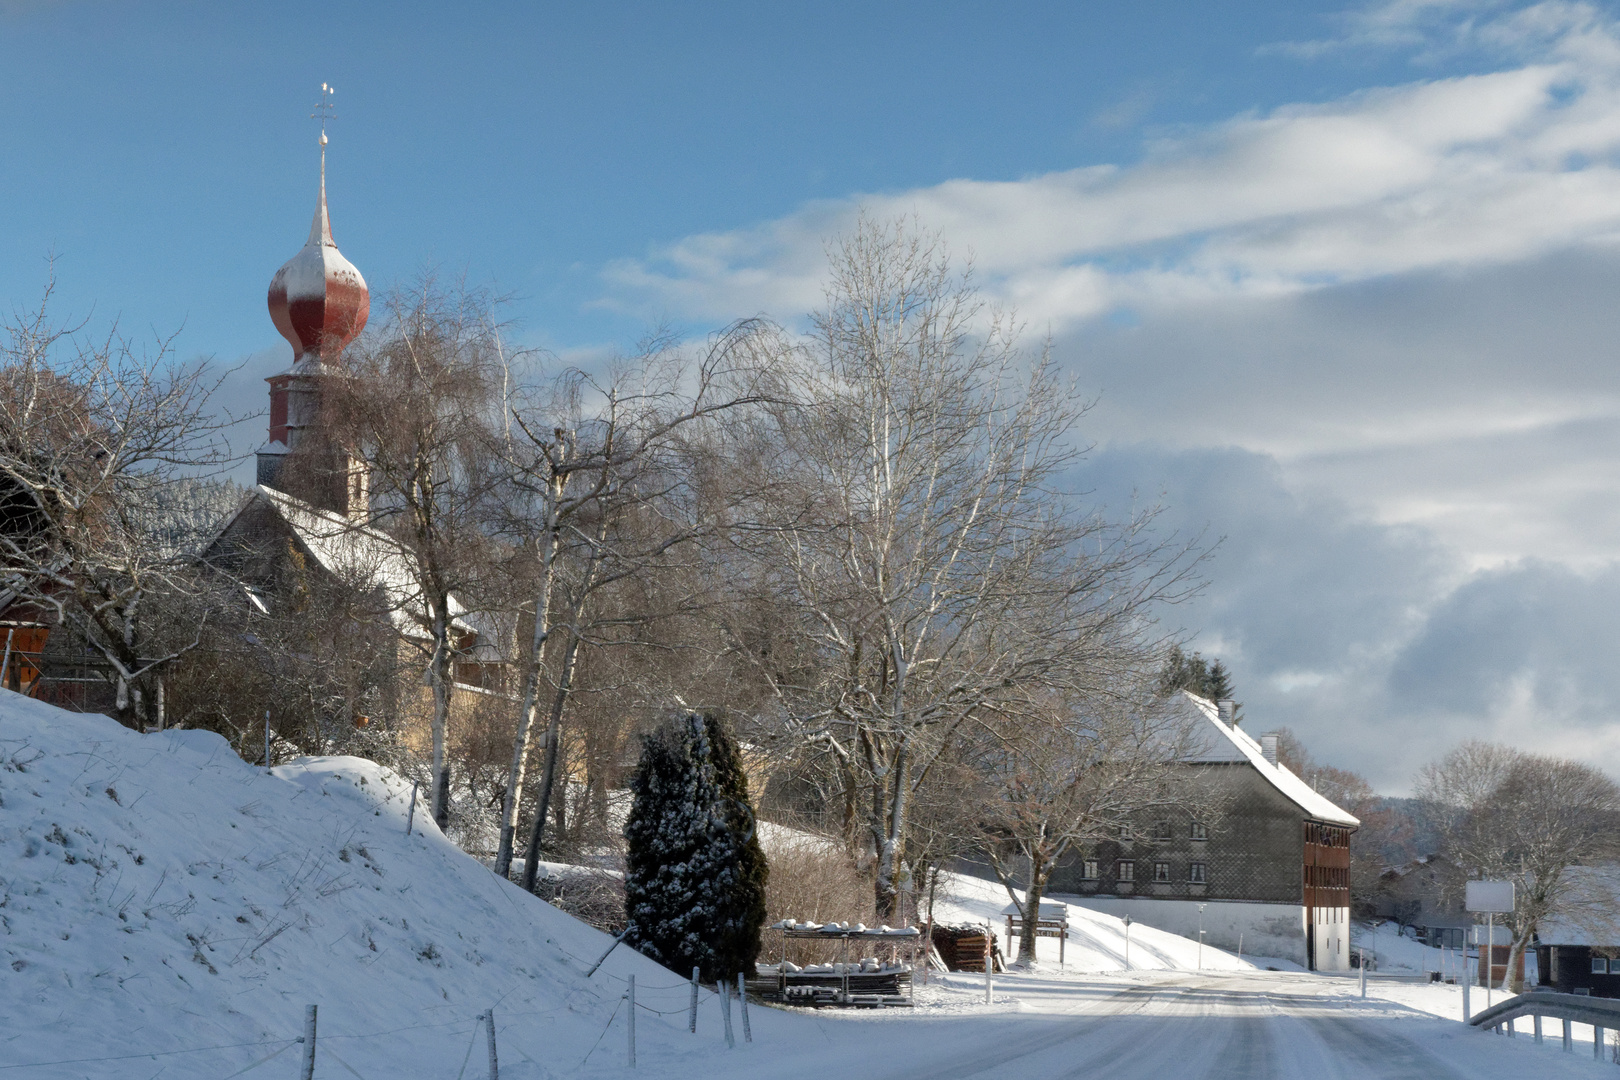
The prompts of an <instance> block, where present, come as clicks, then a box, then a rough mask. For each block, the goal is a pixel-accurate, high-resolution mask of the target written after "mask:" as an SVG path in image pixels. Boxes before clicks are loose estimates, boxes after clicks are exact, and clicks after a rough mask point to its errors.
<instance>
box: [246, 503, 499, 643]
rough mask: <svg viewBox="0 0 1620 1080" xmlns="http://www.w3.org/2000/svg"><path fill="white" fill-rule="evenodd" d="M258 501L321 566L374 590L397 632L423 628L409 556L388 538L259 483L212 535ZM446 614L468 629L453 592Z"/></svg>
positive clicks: (419, 631) (410, 632)
mask: <svg viewBox="0 0 1620 1080" xmlns="http://www.w3.org/2000/svg"><path fill="white" fill-rule="evenodd" d="M258 500H262V501H263V502H265V503H267V504H268V505H269V506H270V507H271V509H273V510H274V511H275V513H276V515H277V516H278V517H280V518H281V519H282V520H283V521H285V522H286V523H287V525H288V527H289V528H291V529H292V531H293V532H294V533H295V534H296V535H297V537H298V540H299V542H300V543H301V544H303V546H304V547H305V548H306V549H307V550H308V551H309V553H310V555H311V556H312V557H313V558H314V559H315V561H316V562H317V563H319V564H320V566H321V569H323V570H325V571H326V572H327V573H329V574H332V575H333V576H334V577H336V578H338V579H340V580H344V581H351V582H356V583H359V582H364V583H367V584H370V585H374V586H376V587H378V588H380V589H381V590H382V591H383V593H384V595H385V596H386V597H387V602H388V609H389V616H390V618H391V619H392V620H393V622H394V625H395V628H396V629H397V630H399V631H400V632H401V633H404V634H408V635H412V636H420V635H421V634H423V633H424V632H425V628H426V624H427V617H426V611H425V605H424V604H423V602H422V594H421V589H420V587H419V584H418V581H417V576H416V573H415V570H414V569H413V567H412V565H411V560H410V557H409V556H408V555H407V553H406V552H405V551H403V550H401V548H400V547H399V545H398V543H396V542H395V541H394V540H393V538H391V537H390V536H388V535H387V534H386V533H384V532H382V531H381V530H378V529H374V528H371V527H369V526H366V525H362V524H357V523H356V522H354V521H353V520H351V519H349V518H346V517H344V516H343V515H342V514H336V513H333V512H332V511H330V510H323V509H321V508H319V507H316V506H311V505H310V504H309V503H306V502H304V501H303V500H302V499H296V498H294V497H293V496H291V495H288V494H287V493H286V492H284V491H277V490H276V489H275V488H273V487H270V486H268V485H265V484H260V485H259V486H258V487H256V488H254V490H253V494H252V495H250V496H249V497H248V498H247V499H245V500H244V501H243V503H242V505H241V506H240V507H239V508H238V509H237V511H236V513H235V514H232V515H231V516H230V518H228V519H227V520H226V521H225V523H224V524H223V525H222V526H221V527H220V529H219V534H218V535H219V536H221V537H223V536H225V534H226V533H228V532H229V531H230V528H231V526H232V525H233V524H234V523H235V521H236V519H237V518H239V517H240V516H241V515H242V513H243V512H244V511H245V510H247V508H248V507H249V506H252V505H253V503H254V502H255V501H258ZM450 615H451V618H452V620H453V621H454V624H455V625H456V626H457V627H459V628H461V629H463V630H471V629H474V628H473V627H472V626H471V625H470V624H469V623H468V621H467V617H466V616H467V610H466V608H465V607H464V606H463V605H462V604H461V603H460V601H458V600H457V599H456V598H455V597H454V596H452V597H451V598H450Z"/></svg>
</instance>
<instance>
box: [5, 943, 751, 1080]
mask: <svg viewBox="0 0 1620 1080" xmlns="http://www.w3.org/2000/svg"><path fill="white" fill-rule="evenodd" d="M559 951H561V952H563V953H564V955H566V956H568V957H569V958H570V959H572V960H574V961H576V962H578V963H581V964H584V963H586V961H584V960H583V959H582V958H581V957H578V956H574V955H573V954H572V953H568V952H567V951H566V950H559ZM695 975H696V973H695V972H694V978H693V979H692V980H691V981H688V982H672V983H661V984H656V985H649V984H646V983H642V984H640V985H639V986H638V985H637V983H636V980H635V977H634V976H633V975H632V976H629V977H625V976H620V975H614V974H610V973H605V972H604V973H602V976H601V978H600V980H599V981H598V982H597V983H596V984H594V985H593V984H592V983H588V982H583V981H582V982H581V983H580V984H579V985H577V986H575V987H574V988H573V989H572V990H570V991H569V992H568V993H567V994H566V995H564V997H563V998H562V999H561V1000H560V1001H559V1002H557V1004H556V1005H553V1006H551V1007H549V1008H545V1009H535V1010H527V1011H518V1012H512V1011H507V1010H501V1012H500V1014H499V1021H497V1019H496V1008H498V1007H499V1005H500V1003H501V1001H504V1000H505V999H506V997H508V996H510V994H511V993H512V992H513V991H511V990H509V991H507V993H506V994H503V995H501V997H500V998H498V999H497V1000H496V1003H495V1006H494V1007H491V1008H489V1009H486V1010H484V1011H481V1012H479V1013H477V1014H476V1015H473V1016H468V1015H466V1014H462V1015H459V1016H456V1017H454V1018H452V1019H447V1020H440V1021H437V1022H418V1023H411V1024H404V1025H400V1026H398V1027H391V1028H386V1029H383V1030H378V1031H335V1032H325V1031H321V1032H317V1023H316V1006H314V1005H310V1006H307V1018H306V1028H305V1034H304V1035H299V1036H296V1037H290V1038H284V1039H259V1040H253V1041H247V1042H235V1043H215V1044H210V1045H205V1046H188V1047H179V1048H176V1049H171V1050H147V1051H141V1052H137V1053H128V1054H108V1055H99V1056H87V1057H71V1058H60V1059H57V1060H54V1061H30V1062H15V1063H6V1064H0V1075H19V1074H20V1075H24V1076H26V1075H27V1073H26V1072H24V1070H35V1069H46V1068H55V1067H61V1066H74V1065H96V1064H108V1065H110V1064H113V1063H116V1062H130V1061H159V1062H162V1061H166V1060H169V1059H175V1058H181V1057H185V1056H187V1055H192V1054H207V1053H218V1052H222V1051H230V1050H244V1049H245V1050H249V1051H260V1050H263V1051H268V1053H264V1054H263V1055H262V1056H255V1057H254V1059H253V1060H252V1061H250V1062H249V1063H248V1064H246V1065H243V1066H242V1067H241V1068H239V1069H237V1070H236V1071H235V1072H230V1073H222V1074H221V1075H220V1076H219V1077H218V1080H236V1078H238V1077H245V1076H249V1075H250V1074H254V1073H256V1071H257V1070H258V1069H260V1068H262V1067H264V1066H266V1065H269V1064H270V1063H271V1062H273V1061H276V1060H277V1059H279V1058H282V1057H283V1056H284V1055H286V1054H287V1053H288V1051H291V1050H295V1049H296V1050H299V1051H300V1053H298V1054H296V1055H295V1059H301V1069H300V1071H299V1073H298V1075H299V1077H300V1080H313V1078H314V1077H315V1076H316V1075H317V1073H318V1074H319V1075H320V1076H322V1077H329V1076H335V1075H337V1074H336V1073H335V1072H334V1071H333V1070H332V1069H330V1068H326V1067H323V1066H324V1064H325V1063H326V1062H327V1061H330V1062H331V1063H332V1064H334V1065H336V1066H337V1067H338V1068H340V1069H341V1070H343V1072H345V1073H347V1074H348V1075H351V1076H353V1077H355V1078H356V1080H379V1077H380V1076H385V1075H390V1074H391V1073H390V1072H380V1073H379V1072H377V1071H376V1070H375V1069H374V1074H375V1075H367V1074H366V1072H365V1071H364V1070H363V1069H362V1068H361V1067H360V1066H357V1065H355V1064H353V1063H351V1062H350V1061H349V1060H348V1058H347V1057H346V1056H345V1054H340V1053H339V1052H338V1050H337V1047H336V1045H334V1044H342V1043H349V1044H355V1043H360V1042H362V1041H364V1040H368V1039H381V1038H386V1037H389V1036H394V1035H399V1034H402V1033H404V1032H418V1033H420V1032H424V1031H433V1030H435V1029H443V1037H444V1039H445V1040H446V1041H452V1040H453V1041H454V1043H455V1044H456V1045H459V1044H460V1039H461V1038H463V1037H465V1038H467V1040H468V1042H467V1049H466V1051H465V1053H464V1054H463V1056H462V1061H461V1066H460V1070H459V1071H458V1072H457V1074H456V1080H482V1078H483V1077H485V1076H487V1077H488V1078H489V1080H498V1078H499V1065H498V1047H499V1046H500V1045H501V1043H502V1042H503V1041H505V1042H507V1044H508V1045H509V1046H510V1047H511V1048H513V1049H516V1050H517V1051H518V1054H519V1055H520V1056H521V1057H523V1058H524V1059H526V1060H528V1061H529V1062H530V1063H532V1064H534V1065H535V1066H537V1067H539V1068H541V1069H542V1070H548V1067H547V1066H546V1065H545V1064H543V1063H542V1062H540V1061H537V1060H535V1058H534V1057H532V1056H531V1055H530V1054H528V1053H527V1052H526V1051H524V1050H523V1049H522V1048H521V1046H518V1045H517V1044H516V1042H515V1041H513V1040H511V1039H510V1038H509V1037H508V1035H509V1034H516V1033H517V1030H516V1029H517V1027H518V1025H517V1023H516V1022H517V1021H526V1020H533V1019H536V1018H550V1019H553V1020H555V1019H560V1018H562V1017H563V1016H565V1015H567V1014H568V1013H570V1012H571V1010H570V1009H569V1005H570V1004H571V1003H572V1002H573V1001H574V999H575V998H577V997H578V996H579V995H580V994H581V993H584V992H589V993H590V994H591V995H592V996H594V997H597V998H598V999H599V1000H600V1001H601V1004H602V1005H603V1006H605V1005H606V1004H607V1001H606V998H607V996H608V994H613V996H614V1000H613V1008H612V1009H611V1011H609V1013H608V1016H607V1019H606V1021H604V1022H603V1024H602V1028H601V1031H600V1032H598V1033H597V1036H596V1039H595V1041H594V1042H592V1044H591V1048H590V1049H589V1050H588V1051H586V1053H585V1056H584V1058H583V1059H581V1060H580V1061H579V1062H578V1064H577V1065H575V1064H572V1063H570V1064H569V1065H568V1069H567V1071H572V1070H573V1069H575V1068H583V1067H584V1066H585V1064H586V1063H588V1062H589V1061H590V1060H591V1057H592V1056H593V1055H594V1054H596V1053H597V1051H598V1050H600V1049H601V1047H602V1044H603V1043H604V1042H605V1041H606V1039H607V1036H608V1034H609V1032H610V1031H611V1030H612V1029H613V1026H614V1022H615V1021H616V1020H618V1019H619V1018H620V1016H621V1013H622V1014H624V1015H625V1017H626V1020H625V1022H623V1023H621V1024H620V1027H621V1028H623V1029H624V1030H625V1032H626V1056H627V1061H628V1062H629V1064H630V1065H631V1066H634V1065H635V1025H634V1021H633V1019H632V1018H631V1017H630V1010H634V1011H637V1012H642V1013H650V1014H652V1015H654V1016H658V1017H667V1016H682V1015H685V1016H688V1018H689V1020H690V1027H689V1030H690V1031H691V1033H693V1034H695V1033H696V1032H697V1026H698V1025H697V1013H698V1009H697V1003H698V1001H699V998H700V996H701V995H699V994H698V993H697V991H698V990H701V991H703V995H706V996H707V997H708V998H709V999H711V1000H712V1001H714V1002H717V1003H719V1005H720V1009H721V1013H722V1015H721V1017H720V1018H719V1019H721V1020H723V1023H724V1031H725V1040H726V1044H727V1045H728V1046H731V1045H733V1039H732V1037H731V1003H732V1000H733V997H734V996H735V997H736V998H737V999H738V1003H739V1006H740V1007H741V1009H742V1015H743V1028H744V1032H745V1035H746V1041H748V1042H752V1041H753V1039H752V1033H751V1031H749V1027H748V1013H747V1009H748V1006H747V999H746V996H745V993H744V983H743V980H742V976H740V975H739V976H738V981H737V985H736V987H735V988H734V987H732V986H731V985H730V983H729V982H726V983H712V984H699V983H698V981H697V979H696V978H695ZM615 984H617V985H615ZM620 986H622V987H623V990H622V992H618V993H615V991H617V990H618V988H619V987H620ZM604 990H605V991H607V993H606V994H604V993H602V991H604ZM638 990H639V991H640V992H641V993H643V994H645V993H649V992H650V993H654V994H659V993H667V992H669V991H676V990H678V991H682V992H686V991H692V996H691V999H690V1002H689V1004H688V1005H687V1006H685V1007H682V1008H675V1009H659V1008H655V1007H653V1006H652V1005H649V1004H647V1003H646V1002H645V1001H644V1000H643V1001H638V1000H636V996H637V992H638ZM627 1006H628V1009H627ZM424 1019H425V1018H424ZM481 1032H482V1033H483V1034H484V1035H485V1037H486V1039H487V1041H488V1057H489V1063H488V1067H487V1070H482V1069H480V1068H479V1067H477V1066H475V1065H473V1064H472V1059H473V1051H474V1050H475V1049H476V1048H477V1044H478V1036H479V1034H480V1033H481ZM347 1053H353V1051H347ZM357 1060H360V1061H362V1063H363V1062H364V1058H357ZM556 1064H557V1063H556V1062H555V1061H553V1062H552V1063H551V1065H552V1067H553V1068H554V1067H555V1066H556ZM379 1068H380V1067H379ZM469 1068H471V1069H472V1072H471V1074H470V1078H469V1074H468V1070H469ZM275 1072H276V1070H272V1073H271V1074H274V1073H275ZM284 1072H285V1070H282V1074H283V1075H284ZM271 1074H259V1075H255V1076H253V1077H252V1080H260V1077H261V1076H268V1075H271Z"/></svg>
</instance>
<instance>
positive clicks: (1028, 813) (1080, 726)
mask: <svg viewBox="0 0 1620 1080" xmlns="http://www.w3.org/2000/svg"><path fill="white" fill-rule="evenodd" d="M1184 700H1185V699H1184V698H1182V697H1181V695H1179V694H1177V695H1175V696H1174V697H1170V698H1167V697H1165V696H1163V695H1161V694H1159V693H1157V692H1156V688H1155V687H1154V686H1153V685H1152V679H1151V678H1149V677H1144V678H1142V679H1140V680H1138V684H1137V685H1135V686H1129V685H1124V686H1118V687H1116V688H1114V692H1112V693H1110V694H1107V695H1096V696H1092V697H1089V698H1087V699H1081V700H1065V699H1063V698H1061V697H1053V698H1051V699H1050V700H1047V701H1041V702H1036V703H1033V704H1034V706H1035V708H1034V709H1032V710H1031V711H1030V712H1023V711H1020V712H1012V711H1010V710H1008V711H1004V712H1003V715H1002V717H1001V718H999V719H998V721H993V722H991V723H988V724H986V725H984V726H983V729H982V731H980V732H976V733H974V734H971V735H970V736H969V737H968V739H967V740H966V741H967V742H968V743H969V744H970V749H969V751H968V753H969V754H970V755H971V759H972V762H973V765H974V770H973V771H974V773H975V774H976V781H977V782H976V783H975V784H973V785H972V787H971V788H969V789H968V791H969V792H971V797H969V798H966V799H964V800H963V802H964V804H965V805H964V812H965V813H967V814H969V815H971V817H972V820H973V822H974V825H975V829H974V841H975V844H974V846H975V849H976V850H978V851H980V852H982V853H983V854H984V856H985V858H986V859H987V860H988V861H989V863H990V867H991V869H992V870H993V871H994V872H995V875H996V877H997V879H998V880H999V881H1000V882H1001V884H1002V886H1003V887H1004V888H1005V889H1006V890H1007V896H1008V898H1009V899H1011V900H1012V902H1013V903H1014V904H1015V905H1017V907H1018V909H1019V912H1020V915H1021V917H1022V919H1023V934H1022V937H1021V938H1020V941H1019V951H1018V959H1019V962H1020V963H1033V961H1034V959H1035V941H1036V930H1037V925H1038V922H1039V912H1040V903H1041V897H1042V896H1043V895H1044V893H1045V891H1046V886H1047V883H1048V882H1049V881H1050V879H1051V876H1052V871H1053V869H1054V868H1055V867H1056V866H1057V864H1058V862H1059V860H1061V859H1062V858H1063V857H1064V856H1065V855H1067V854H1069V853H1070V852H1071V851H1073V850H1078V849H1080V848H1082V847H1084V846H1085V845H1087V844H1091V843H1096V842H1099V841H1103V840H1107V839H1108V838H1110V837H1111V836H1113V835H1116V834H1117V833H1118V831H1119V830H1120V828H1121V827H1122V826H1127V827H1128V826H1130V825H1132V824H1133V823H1138V822H1139V818H1140V816H1141V815H1143V814H1144V813H1146V812H1148V811H1150V810H1155V811H1164V810H1170V809H1176V810H1181V811H1184V812H1186V813H1187V814H1189V815H1191V816H1192V817H1193V818H1194V819H1195V820H1199V821H1206V822H1207V821H1215V820H1218V819H1219V817H1220V816H1221V813H1222V799H1221V792H1220V791H1219V790H1218V788H1217V787H1215V786H1213V785H1211V784H1210V783H1208V782H1207V778H1206V777H1205V776H1204V775H1203V774H1201V773H1199V772H1197V771H1196V770H1194V769H1191V768H1189V767H1188V763H1189V762H1190V761H1192V760H1193V759H1194V758H1196V756H1197V755H1198V754H1199V753H1201V752H1202V751H1203V750H1205V749H1206V747H1205V744H1204V741H1203V740H1202V738H1201V734H1202V732H1203V731H1204V730H1205V728H1206V725H1203V724H1201V723H1200V722H1199V720H1200V718H1199V717H1198V716H1196V715H1195V714H1193V713H1192V712H1191V711H1190V710H1188V709H1186V708H1178V707H1177V705H1178V703H1179V702H1182V701H1184ZM1019 885H1022V886H1023V889H1024V897H1023V899H1022V900H1020V899H1019V896H1018V892H1017V887H1018V886H1019Z"/></svg>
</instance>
